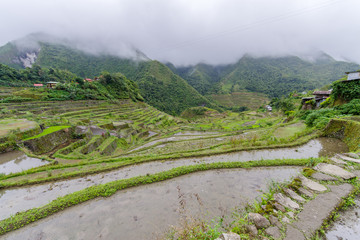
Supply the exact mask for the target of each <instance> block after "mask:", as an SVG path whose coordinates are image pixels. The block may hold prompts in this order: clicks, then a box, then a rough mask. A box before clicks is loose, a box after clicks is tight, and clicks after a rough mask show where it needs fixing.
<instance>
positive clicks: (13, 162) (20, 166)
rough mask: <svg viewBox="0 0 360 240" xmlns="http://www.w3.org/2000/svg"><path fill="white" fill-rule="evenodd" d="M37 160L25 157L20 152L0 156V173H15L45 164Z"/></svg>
mask: <svg viewBox="0 0 360 240" xmlns="http://www.w3.org/2000/svg"><path fill="white" fill-rule="evenodd" d="M47 163H48V162H47V161H42V160H41V159H38V158H32V157H28V156H26V155H25V154H24V153H23V152H21V151H14V152H9V153H2V154H0V173H5V174H9V173H15V172H21V171H23V170H27V169H30V168H34V167H38V166H41V165H44V164H47Z"/></svg>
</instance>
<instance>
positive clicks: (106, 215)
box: [0, 34, 360, 240]
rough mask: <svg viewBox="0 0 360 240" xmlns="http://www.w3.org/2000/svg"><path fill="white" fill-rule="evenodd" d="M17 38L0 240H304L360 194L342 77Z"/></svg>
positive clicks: (1, 161) (1, 58) (346, 65)
mask: <svg viewBox="0 0 360 240" xmlns="http://www.w3.org/2000/svg"><path fill="white" fill-rule="evenodd" d="M30 37H31V41H34V42H32V44H30V45H28V46H27V45H26V47H24V45H21V46H22V47H20V45H19V43H18V42H16V41H14V42H11V43H9V44H7V45H5V46H3V47H1V48H0V62H1V63H2V64H0V203H1V204H0V235H1V238H3V239H26V238H27V236H30V238H29V239H42V238H49V239H60V238H64V239H84V238H91V237H94V236H95V238H99V239H100V238H106V239H115V238H116V237H117V236H120V235H121V236H122V238H127V239H184V240H185V239H218V237H221V236H224V235H223V234H226V233H229V232H232V233H231V234H237V236H240V237H241V239H258V238H265V237H266V238H268V239H305V238H307V239H308V238H311V239H317V237H318V236H324V235H325V234H326V231H327V228H328V225H329V224H332V222H334V220H335V219H334V218H335V217H334V216H335V214H337V212H340V210H344V209H345V207H344V206H348V205H349V206H350V205H353V204H352V201H353V200H352V199H353V198H354V196H356V195H358V194H359V193H360V185H359V181H358V178H357V177H358V176H359V170H360V165H359V164H360V160H359V158H360V157H359V151H360V149H359V146H360V140H359V138H358V134H359V132H360V124H359V120H358V116H357V115H359V114H360V111H359V109H360V102H359V100H358V98H357V96H359V94H360V88H358V85H357V82H355V81H352V82H349V81H346V78H345V77H343V76H344V75H343V74H344V72H345V71H349V70H353V69H358V68H360V66H359V65H357V64H355V63H351V62H343V61H336V60H335V59H333V58H332V57H331V56H329V55H327V54H325V53H321V54H320V57H318V58H317V59H315V60H313V61H307V60H304V59H301V58H300V57H296V56H282V57H252V56H250V55H247V54H245V55H244V56H243V57H242V58H240V59H239V60H238V61H237V62H236V63H232V64H228V65H218V66H215V65H208V64H204V63H199V64H196V65H189V66H175V65H173V64H171V63H166V64H164V63H162V62H159V61H156V60H151V59H150V58H148V57H147V56H146V55H145V54H144V53H142V52H141V51H140V50H138V49H135V50H134V52H135V53H136V54H135V56H136V58H124V57H119V56H113V55H110V54H100V55H99V54H94V53H87V52H85V51H83V50H81V49H78V48H74V47H73V46H72V45H71V44H65V43H64V42H61V41H59V40H56V41H53V42H49V41H43V40H40V39H39V35H36V34H35V35H32V36H30ZM27 40H28V39H27ZM25 42H26V41H25ZM27 44H29V42H27ZM30 46H32V47H30ZM34 46H35V47H34ZM330 88H332V89H333V91H329V93H328V95H327V97H326V99H322V100H324V101H322V102H321V103H320V102H319V103H318V105H316V103H317V102H316V101H318V100H319V99H317V98H316V97H312V96H313V95H314V96H316V94H314V93H313V90H314V89H326V90H328V89H330ZM349 92H350V93H351V94H349ZM304 99H305V100H304ZM303 105H304V106H306V107H303ZM334 169H335V170H336V171H335V170H334ZM338 196H341V197H338ZM323 199H326V200H325V202H326V203H327V204H323V205H321V204H320V205H321V207H318V209H321V212H319V213H317V215H316V216H319V219H317V220H314V222H312V221H313V220H308V219H307V218H310V217H311V216H312V215H311V214H313V212H314V211H313V210H312V207H313V206H314V205H315V206H316V205H317V204H319V202H322V201H323ZM354 203H355V202H354ZM319 211H320V210H319ZM252 216H257V217H256V218H261V219H263V221H264V222H265V223H266V224H264V225H261V224H260V225H259V223H258V222H257V221H256V219H253V218H252ZM264 219H265V220H264ZM269 221H271V223H270V222H269ZM267 222H269V223H268V224H267ZM304 222H305V223H306V222H308V225H311V226H308V225H303V224H304ZM315 226H316V227H315ZM64 228H67V231H66V233H65V232H64V230H63V229H64ZM293 235H296V236H297V238H293V237H292V236H293ZM300 236H301V237H300ZM223 238H224V237H223Z"/></svg>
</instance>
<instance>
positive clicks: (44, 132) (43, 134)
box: [24, 126, 71, 141]
mask: <svg viewBox="0 0 360 240" xmlns="http://www.w3.org/2000/svg"><path fill="white" fill-rule="evenodd" d="M69 127H71V126H52V127H48V128H46V129H45V130H44V131H43V132H42V133H40V134H38V135H36V136H33V137H30V138H26V139H24V141H27V140H31V139H34V138H39V137H42V136H45V135H48V134H50V133H53V132H56V131H60V130H62V129H65V128H69Z"/></svg>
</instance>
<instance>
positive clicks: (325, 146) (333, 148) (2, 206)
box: [0, 138, 347, 220]
mask: <svg viewBox="0 0 360 240" xmlns="http://www.w3.org/2000/svg"><path fill="white" fill-rule="evenodd" d="M346 151H347V148H346V146H345V145H344V144H343V143H342V142H341V141H339V140H336V139H328V138H319V139H316V140H312V141H310V142H308V143H307V144H305V145H303V146H299V147H295V148H282V149H281V148H279V149H275V150H257V151H243V152H236V153H231V154H222V155H214V156H209V157H201V158H189V159H179V160H176V161H174V160H169V161H158V162H148V163H143V164H138V165H133V166H129V167H124V168H121V169H117V170H114V171H111V172H107V173H100V174H95V175H91V176H87V177H85V178H78V179H72V180H65V181H59V182H56V183H47V184H42V185H35V186H30V187H24V188H15V189H7V190H0V220H1V219H4V218H7V217H9V216H10V215H12V214H15V213H16V212H18V211H23V210H27V209H30V208H34V207H39V206H42V205H44V204H46V203H48V202H49V201H52V200H54V199H56V198H57V197H59V196H64V195H66V194H68V193H71V192H75V191H79V190H81V189H84V188H86V187H89V186H92V185H96V184H101V183H107V182H111V181H115V180H118V179H126V178H131V177H135V176H140V175H145V174H148V173H149V174H153V173H158V172H161V171H166V170H170V169H172V168H175V167H180V166H189V165H195V164H199V163H211V162H226V161H250V160H261V159H276V158H308V157H318V156H324V155H326V154H328V155H330V156H332V155H333V154H335V153H339V152H346Z"/></svg>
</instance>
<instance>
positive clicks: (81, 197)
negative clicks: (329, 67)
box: [0, 158, 322, 235]
mask: <svg viewBox="0 0 360 240" xmlns="http://www.w3.org/2000/svg"><path fill="white" fill-rule="evenodd" d="M313 160H314V158H303V159H275V160H259V161H248V162H218V163H208V164H198V165H192V166H183V167H177V168H174V169H171V170H169V171H164V172H160V173H156V174H149V175H146V176H138V177H133V178H129V179H122V180H117V181H113V182H109V183H105V184H101V185H96V186H91V187H88V188H85V189H83V190H80V191H78V192H74V193H70V194H67V195H65V196H62V197H59V198H57V199H55V200H53V201H52V202H50V203H49V204H46V205H44V206H42V207H39V208H33V209H30V210H27V211H23V212H19V213H17V214H16V215H14V216H11V217H9V218H7V219H4V220H1V221H0V235H3V234H5V233H7V232H10V231H13V230H16V229H18V228H21V227H23V226H25V225H28V224H30V223H32V222H35V221H37V220H40V219H42V218H45V217H47V216H50V215H53V214H55V213H57V212H60V211H62V210H64V209H66V208H69V207H71V206H75V205H77V204H80V203H83V202H86V201H88V200H91V199H94V198H97V197H109V196H111V195H113V194H114V193H116V192H117V191H119V190H122V189H126V188H130V187H135V186H140V185H146V184H151V183H155V182H160V181H164V180H168V179H172V178H176V177H179V176H183V175H186V174H190V173H195V172H200V171H207V170H214V169H231V168H252V167H271V166H305V165H306V164H308V163H310V162H311V161H313ZM319 161H322V159H319Z"/></svg>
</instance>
